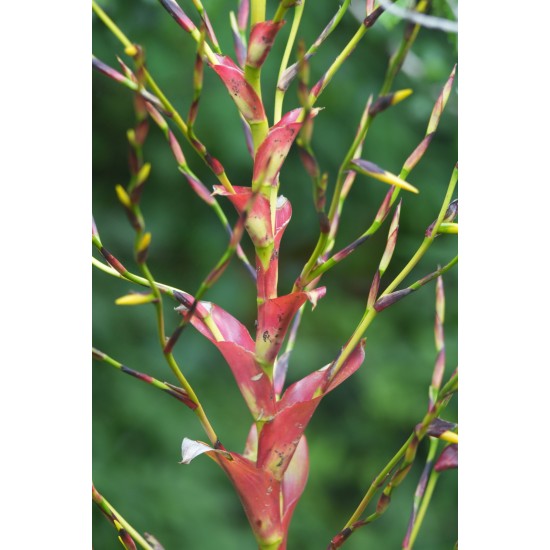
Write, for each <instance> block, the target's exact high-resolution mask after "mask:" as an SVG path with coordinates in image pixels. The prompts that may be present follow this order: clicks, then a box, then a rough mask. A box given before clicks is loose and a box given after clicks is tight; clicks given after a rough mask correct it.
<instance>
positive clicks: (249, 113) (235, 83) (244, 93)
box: [212, 55, 266, 124]
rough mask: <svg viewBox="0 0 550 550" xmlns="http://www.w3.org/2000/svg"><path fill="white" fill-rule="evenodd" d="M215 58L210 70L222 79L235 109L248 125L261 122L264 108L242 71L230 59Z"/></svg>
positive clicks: (223, 57) (216, 56) (223, 56)
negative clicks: (235, 106)
mask: <svg viewBox="0 0 550 550" xmlns="http://www.w3.org/2000/svg"><path fill="white" fill-rule="evenodd" d="M215 58H216V61H217V63H216V64H215V65H212V68H213V69H214V71H216V73H217V74H218V76H219V77H220V78H221V79H222V81H223V83H224V84H225V87H226V88H227V91H228V92H229V94H230V95H231V99H233V101H234V102H235V105H237V109H239V111H240V113H241V114H242V115H243V117H244V118H245V119H246V121H247V122H248V123H249V124H257V123H259V122H263V121H264V120H265V118H266V117H265V111H264V106H263V105H262V101H261V100H260V98H259V97H258V94H257V93H256V92H255V91H254V88H252V86H251V85H250V84H249V83H248V82H247V81H246V79H245V77H244V72H243V71H242V69H240V68H239V67H238V66H237V65H236V64H235V63H234V62H233V60H232V59H231V58H230V57H227V56H225V55H215Z"/></svg>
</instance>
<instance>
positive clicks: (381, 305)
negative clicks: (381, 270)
mask: <svg viewBox="0 0 550 550" xmlns="http://www.w3.org/2000/svg"><path fill="white" fill-rule="evenodd" d="M411 292H413V290H412V289H411V288H404V289H403V290H396V291H395V292H392V293H391V294H387V295H386V296H382V298H380V300H378V301H377V302H376V303H375V304H374V309H375V310H376V311H378V312H380V311H382V310H384V309H386V308H387V307H390V306H392V305H393V304H395V303H396V302H398V301H399V300H401V299H402V298H404V297H405V296H408V295H409V294H410V293H411Z"/></svg>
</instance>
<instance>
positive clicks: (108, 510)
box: [92, 484, 154, 550]
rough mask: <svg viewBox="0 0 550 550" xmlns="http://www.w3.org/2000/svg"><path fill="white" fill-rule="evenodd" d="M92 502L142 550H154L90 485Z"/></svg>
mask: <svg viewBox="0 0 550 550" xmlns="http://www.w3.org/2000/svg"><path fill="white" fill-rule="evenodd" d="M92 500H93V501H94V502H95V503H96V504H97V505H98V506H99V507H100V509H101V510H102V511H103V512H104V513H105V514H106V515H107V516H110V517H111V518H112V519H116V521H118V523H120V525H122V527H124V529H125V530H126V531H127V532H128V534H129V535H130V536H131V537H132V538H133V539H134V540H135V541H136V542H137V543H138V544H139V545H140V546H141V547H142V548H144V550H154V549H153V547H152V546H151V545H150V544H149V543H148V542H147V541H146V540H145V539H144V538H143V537H142V536H141V535H140V534H139V532H138V531H136V530H135V529H134V528H133V527H132V526H131V525H130V524H129V523H128V522H127V521H126V520H125V519H124V518H123V517H122V516H121V515H120V514H119V513H118V512H117V511H116V510H115V509H114V507H113V506H112V505H111V504H110V503H109V502H108V501H107V499H106V498H105V497H104V496H103V495H101V494H100V493H99V492H98V491H97V489H96V488H95V487H94V485H93V484H92Z"/></svg>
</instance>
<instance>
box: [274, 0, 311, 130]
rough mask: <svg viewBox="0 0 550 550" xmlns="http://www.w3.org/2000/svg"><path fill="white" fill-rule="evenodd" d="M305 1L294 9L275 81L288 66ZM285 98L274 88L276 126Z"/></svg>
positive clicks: (283, 93) (283, 91) (279, 90)
mask: <svg viewBox="0 0 550 550" xmlns="http://www.w3.org/2000/svg"><path fill="white" fill-rule="evenodd" d="M305 3H306V0H302V3H301V4H298V5H297V6H296V7H295V8H294V19H293V20H292V27H291V28H290V34H289V35H288V40H287V42H286V46H285V51H284V53H283V58H282V59H281V66H280V68H279V76H278V77H277V81H279V80H280V79H281V76H282V75H283V73H284V72H285V70H286V68H287V66H288V60H289V59H290V54H291V53H292V48H293V47H294V42H295V40H296V34H297V33H298V28H299V27H300V22H301V21H302V14H303V13H304V6H305ZM282 5H283V2H281V4H279V10H280V9H281V6H282ZM279 10H277V13H276V14H275V18H276V17H277V14H278V13H279ZM284 97H285V90H281V89H279V88H276V90H275V109H274V115H273V124H277V122H279V120H281V116H282V113H283V100H284Z"/></svg>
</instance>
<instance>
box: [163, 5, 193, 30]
mask: <svg viewBox="0 0 550 550" xmlns="http://www.w3.org/2000/svg"><path fill="white" fill-rule="evenodd" d="M159 2H160V3H161V4H162V6H163V7H164V9H165V10H166V11H167V12H168V13H169V14H170V15H171V16H172V17H173V18H174V19H175V20H176V23H177V24H178V25H179V26H180V27H181V28H182V29H183V30H184V31H186V32H192V31H194V30H196V28H197V27H195V24H194V23H193V21H191V19H189V17H187V15H185V12H184V11H183V10H182V9H181V8H180V6H179V4H178V3H177V2H176V1H175V0H159Z"/></svg>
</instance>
